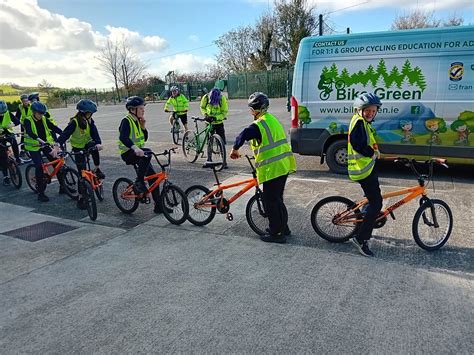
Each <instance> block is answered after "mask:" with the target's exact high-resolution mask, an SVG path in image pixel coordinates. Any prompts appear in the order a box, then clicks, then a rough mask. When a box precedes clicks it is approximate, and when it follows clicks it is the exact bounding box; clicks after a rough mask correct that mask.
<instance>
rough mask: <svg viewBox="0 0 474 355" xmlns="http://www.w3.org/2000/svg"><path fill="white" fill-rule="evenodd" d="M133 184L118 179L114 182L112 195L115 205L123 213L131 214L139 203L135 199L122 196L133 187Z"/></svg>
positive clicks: (123, 179) (125, 179)
mask: <svg viewBox="0 0 474 355" xmlns="http://www.w3.org/2000/svg"><path fill="white" fill-rule="evenodd" d="M132 186H133V182H132V180H130V179H127V178H123V177H122V178H118V179H117V180H115V182H114V186H113V187H112V195H113V197H114V201H115V204H116V205H117V207H118V208H119V210H120V211H122V212H123V213H127V214H130V213H133V212H135V210H136V209H137V208H138V205H139V202H138V200H137V199H135V198H129V197H126V196H124V194H125V192H126V191H127V190H128V189H129V188H130V189H132V188H133V187H132Z"/></svg>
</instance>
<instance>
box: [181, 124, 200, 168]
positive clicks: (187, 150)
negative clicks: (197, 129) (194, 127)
mask: <svg viewBox="0 0 474 355" xmlns="http://www.w3.org/2000/svg"><path fill="white" fill-rule="evenodd" d="M182 145H183V154H184V157H185V158H186V160H187V161H188V162H190V163H194V162H195V161H196V159H197V158H198V154H199V147H198V142H197V140H196V135H195V134H194V132H192V131H187V132H186V133H184V136H183V142H182Z"/></svg>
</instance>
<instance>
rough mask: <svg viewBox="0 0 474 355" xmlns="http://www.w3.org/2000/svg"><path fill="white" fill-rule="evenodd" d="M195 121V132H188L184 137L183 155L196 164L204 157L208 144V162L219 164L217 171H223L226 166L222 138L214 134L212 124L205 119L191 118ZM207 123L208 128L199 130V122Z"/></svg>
mask: <svg viewBox="0 0 474 355" xmlns="http://www.w3.org/2000/svg"><path fill="white" fill-rule="evenodd" d="M191 118H192V119H193V120H194V124H195V131H187V132H186V133H184V136H183V143H182V145H183V154H184V157H185V158H186V160H187V161H188V162H190V163H194V162H195V161H196V159H197V158H198V155H199V154H201V156H204V147H206V144H207V161H216V162H219V164H218V165H216V170H217V171H221V170H222V169H223V168H224V166H225V165H226V152H225V144H224V141H223V140H222V138H221V136H219V135H218V134H212V130H213V128H212V124H211V123H210V122H208V121H206V119H204V118H199V117H191ZM199 121H200V122H206V127H205V128H204V129H202V130H199V126H198V122H199Z"/></svg>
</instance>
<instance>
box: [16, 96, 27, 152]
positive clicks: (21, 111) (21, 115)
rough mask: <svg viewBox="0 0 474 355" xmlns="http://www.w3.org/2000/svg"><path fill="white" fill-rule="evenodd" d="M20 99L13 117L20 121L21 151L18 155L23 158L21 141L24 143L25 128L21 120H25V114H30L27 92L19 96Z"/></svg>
mask: <svg viewBox="0 0 474 355" xmlns="http://www.w3.org/2000/svg"><path fill="white" fill-rule="evenodd" d="M20 101H21V104H20V105H19V106H18V109H17V110H16V113H15V117H16V118H17V119H18V120H19V121H20V123H21V133H23V135H22V136H21V143H22V146H21V151H20V156H21V157H23V158H25V157H26V155H25V146H24V144H23V143H25V137H24V134H25V128H24V127H23V122H24V121H25V117H26V116H31V104H30V101H29V100H28V95H27V94H22V95H21V96H20Z"/></svg>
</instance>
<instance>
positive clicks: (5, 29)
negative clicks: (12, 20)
mask: <svg viewBox="0 0 474 355" xmlns="http://www.w3.org/2000/svg"><path fill="white" fill-rule="evenodd" d="M0 33H1V35H0V48H2V49H19V48H28V47H33V46H35V45H36V41H35V39H34V38H32V37H31V36H30V35H29V34H28V33H25V32H20V31H17V30H16V29H15V28H13V27H12V26H11V25H10V24H8V23H0Z"/></svg>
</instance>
